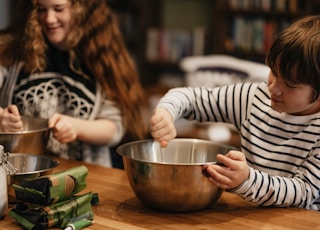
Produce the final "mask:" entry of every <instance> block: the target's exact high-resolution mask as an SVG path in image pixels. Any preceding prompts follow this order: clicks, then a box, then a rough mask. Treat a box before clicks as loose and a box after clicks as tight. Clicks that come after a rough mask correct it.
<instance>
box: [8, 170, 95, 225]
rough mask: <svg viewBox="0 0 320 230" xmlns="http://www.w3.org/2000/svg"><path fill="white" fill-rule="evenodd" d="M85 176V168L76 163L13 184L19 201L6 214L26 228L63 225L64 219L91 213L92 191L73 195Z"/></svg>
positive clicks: (77, 191) (79, 189)
mask: <svg viewBox="0 0 320 230" xmlns="http://www.w3.org/2000/svg"><path fill="white" fill-rule="evenodd" d="M87 175H88V169H87V168H86V167H85V166H78V167H74V168H71V169H68V170H65V171H61V172H57V173H54V174H51V175H47V176H42V177H39V178H37V179H33V180H28V181H25V182H23V183H21V184H20V185H13V188H14V190H15V193H16V198H17V199H18V200H19V201H21V202H19V203H17V204H16V205H15V206H14V207H13V208H12V210H11V211H10V212H9V215H10V216H11V217H13V218H14V219H15V220H16V221H18V222H19V223H20V224H22V225H23V226H24V227H25V228H26V229H29V230H35V229H47V228H50V227H59V228H64V227H65V226H66V225H67V224H68V220H70V219H74V218H77V217H79V216H83V215H84V214H86V213H92V200H93V194H92V193H91V192H88V193H85V194H81V195H76V194H77V193H79V192H80V191H82V190H83V189H84V188H85V187H86V186H87V183H86V178H87ZM90 218H93V215H91V216H90Z"/></svg>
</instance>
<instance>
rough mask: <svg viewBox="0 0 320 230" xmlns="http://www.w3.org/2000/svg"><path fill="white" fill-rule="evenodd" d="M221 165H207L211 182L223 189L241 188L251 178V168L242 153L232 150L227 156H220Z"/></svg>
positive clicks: (218, 156) (218, 157) (205, 168)
mask: <svg viewBox="0 0 320 230" xmlns="http://www.w3.org/2000/svg"><path fill="white" fill-rule="evenodd" d="M217 161H218V162H219V164H215V165H205V166H204V170H206V171H207V172H208V174H209V175H210V177H209V180H210V181H211V182H212V183H213V184H214V185H216V186H218V187H220V188H222V189H233V188H236V187H238V186H240V185H241V184H242V183H243V182H244V181H246V180H247V179H248V177H249V172H250V171H249V166H248V165H247V161H246V157H245V155H244V154H243V153H242V152H239V151H234V150H231V151H230V152H228V153H227V154H226V155H222V154H218V155H217Z"/></svg>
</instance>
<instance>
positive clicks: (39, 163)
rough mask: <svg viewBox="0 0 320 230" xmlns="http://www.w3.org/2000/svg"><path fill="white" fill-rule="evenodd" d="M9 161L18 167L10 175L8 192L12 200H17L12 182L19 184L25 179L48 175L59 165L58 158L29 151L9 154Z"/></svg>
mask: <svg viewBox="0 0 320 230" xmlns="http://www.w3.org/2000/svg"><path fill="white" fill-rule="evenodd" d="M8 161H9V163H11V165H13V166H14V167H15V168H16V173H15V174H14V175H8V194H9V201H10V202H14V201H15V200H16V199H15V193H14V190H13V188H12V184H18V185H19V184H20V183H21V182H23V181H26V180H30V179H36V178H38V177H40V176H44V175H48V174H50V173H52V171H53V169H54V168H55V167H57V166H58V165H59V162H58V161H57V160H55V159H52V158H50V157H47V156H40V155H33V154H27V153H14V154H9V157H8Z"/></svg>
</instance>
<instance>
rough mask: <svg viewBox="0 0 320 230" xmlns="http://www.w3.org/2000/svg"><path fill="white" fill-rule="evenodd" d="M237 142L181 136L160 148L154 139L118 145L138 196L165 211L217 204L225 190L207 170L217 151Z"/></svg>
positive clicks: (214, 160)
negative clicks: (214, 181)
mask: <svg viewBox="0 0 320 230" xmlns="http://www.w3.org/2000/svg"><path fill="white" fill-rule="evenodd" d="M230 149H236V148H235V147H233V146H229V145H224V144H219V143H214V142H211V141H205V140H199V139H184V138H181V139H180V138H177V139H174V140H172V141H171V142H170V143H169V145H168V147H166V148H160V146H159V144H158V143H157V142H154V141H153V140H142V141H134V142H129V143H125V144H123V145H120V146H119V147H118V148H117V152H118V154H120V155H121V156H122V158H123V163H124V168H125V171H126V173H127V177H128V179H129V182H130V185H131V187H132V189H133V191H134V192H135V194H136V196H137V197H138V198H139V199H140V200H141V201H142V202H143V203H144V204H146V205H147V206H150V207H152V208H155V209H159V210H164V211H175V212H189V211H197V210H201V209H204V208H207V207H209V206H211V205H212V204H214V203H215V202H216V201H217V200H218V199H219V197H220V196H221V194H222V192H223V190H222V189H220V188H218V187H216V186H214V185H213V184H212V183H211V182H210V181H209V180H208V178H207V175H206V173H204V172H203V169H202V166H203V165H204V164H214V163H216V155H217V154H219V153H220V154H226V153H227V152H228V151H229V150H230Z"/></svg>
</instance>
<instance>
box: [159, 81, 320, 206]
mask: <svg viewBox="0 0 320 230" xmlns="http://www.w3.org/2000/svg"><path fill="white" fill-rule="evenodd" d="M292 100H294V98H292ZM270 104H271V103H270V94H269V91H268V88H267V86H266V83H243V84H236V85H228V86H223V87H220V88H203V87H202V88H176V89H171V90H170V91H169V92H168V93H167V94H166V95H165V96H164V97H163V98H162V99H161V100H160V102H159V104H158V106H157V107H161V108H166V109H168V110H169V111H170V113H171V114H172V116H173V117H174V119H175V120H177V119H180V118H185V119H190V120H197V121H199V122H208V121H220V122H229V123H232V124H234V126H235V127H236V128H237V129H238V130H239V132H240V134H241V149H242V152H243V153H244V154H245V155H246V158H247V162H248V164H249V166H250V177H249V178H248V180H247V181H245V183H243V184H242V185H241V186H240V187H238V188H237V189H235V190H233V191H232V192H234V193H237V194H239V195H240V196H241V197H242V198H243V199H245V200H248V201H251V202H254V203H256V204H258V205H262V206H271V205H272V206H279V207H287V206H296V207H301V208H306V209H313V210H320V198H319V196H320V139H319V137H320V135H319V134H320V113H316V114H312V115H307V116H292V115H289V114H286V113H279V112H276V111H274V110H273V109H272V108H271V106H270Z"/></svg>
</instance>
